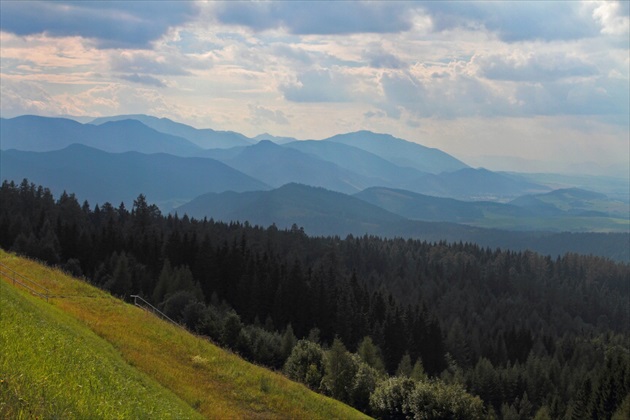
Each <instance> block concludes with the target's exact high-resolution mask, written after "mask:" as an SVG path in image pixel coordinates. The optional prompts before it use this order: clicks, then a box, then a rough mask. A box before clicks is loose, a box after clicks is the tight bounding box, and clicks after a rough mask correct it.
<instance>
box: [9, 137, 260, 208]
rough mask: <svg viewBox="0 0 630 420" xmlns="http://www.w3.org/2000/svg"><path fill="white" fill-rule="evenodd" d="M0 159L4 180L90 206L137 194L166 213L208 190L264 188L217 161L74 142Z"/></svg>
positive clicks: (128, 200)
mask: <svg viewBox="0 0 630 420" xmlns="http://www.w3.org/2000/svg"><path fill="white" fill-rule="evenodd" d="M0 159H1V160H0V162H1V164H2V178H3V179H8V180H13V181H15V182H17V183H19V182H20V181H21V180H22V179H24V178H27V179H29V181H32V182H37V183H41V184H42V185H46V186H47V187H48V188H50V189H51V191H53V193H55V194H59V193H61V192H62V191H64V190H66V191H71V192H74V193H76V194H77V195H79V196H81V197H85V198H86V199H87V200H88V201H89V202H90V203H101V204H102V203H104V202H105V201H109V202H110V203H113V204H115V205H118V204H119V203H120V202H121V201H123V202H125V203H127V204H131V203H133V200H134V199H135V198H137V196H138V195H139V194H141V193H142V194H145V195H146V196H148V197H151V200H153V201H155V202H156V203H157V204H158V205H160V206H161V207H162V208H163V209H167V210H168V209H170V208H172V206H173V205H174V204H176V203H179V204H181V203H183V202H187V201H189V200H191V199H193V198H195V197H197V196H199V195H201V194H204V193H207V192H209V191H215V192H222V191H228V190H232V191H251V190H264V189H268V188H269V187H268V186H267V185H266V184H264V183H262V182H260V181H258V180H255V179H253V178H251V177H249V176H247V175H245V174H243V173H241V172H238V171H237V170H235V169H233V168H231V167H229V166H227V165H225V164H224V163H222V162H219V161H217V160H213V159H208V158H194V157H193V158H185V157H178V156H172V155H168V154H164V153H158V154H142V153H138V152H125V153H108V152H104V151H102V150H98V149H94V148H91V147H88V146H85V145H78V144H75V145H71V146H69V147H67V148H65V149H62V150H58V151H53V152H24V151H17V150H8V151H3V152H2V154H0Z"/></svg>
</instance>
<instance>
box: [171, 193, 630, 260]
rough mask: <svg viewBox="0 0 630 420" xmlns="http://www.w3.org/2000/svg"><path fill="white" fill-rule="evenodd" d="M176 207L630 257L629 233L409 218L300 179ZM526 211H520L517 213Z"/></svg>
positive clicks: (321, 231) (332, 231) (336, 230)
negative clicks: (506, 227) (519, 229)
mask: <svg viewBox="0 0 630 420" xmlns="http://www.w3.org/2000/svg"><path fill="white" fill-rule="evenodd" d="M438 201H439V199H438ZM490 204H491V205H492V204H493V203H490ZM463 205H465V203H463ZM499 206H500V205H499ZM505 207H506V208H511V207H512V206H505ZM176 211H177V213H178V214H179V215H180V216H181V215H183V214H187V215H189V216H192V217H195V218H199V219H201V218H203V217H208V218H213V219H214V220H220V221H224V222H229V221H240V222H245V221H248V222H249V223H250V224H253V225H259V226H264V227H267V226H270V225H272V224H275V225H276V226H277V227H278V228H281V229H282V228H291V227H292V226H293V225H296V226H298V227H302V228H304V231H305V233H306V234H309V235H315V236H322V235H324V236H329V235H338V236H341V237H344V236H346V235H349V234H351V235H355V236H362V235H366V234H368V235H378V236H381V237H389V238H393V237H398V238H401V237H402V238H414V239H421V240H425V241H429V242H437V241H449V242H458V241H462V242H471V243H477V244H479V245H481V246H484V247H489V248H491V249H494V248H497V247H500V248H507V249H513V250H525V249H529V250H535V251H540V252H544V253H546V254H551V255H552V256H553V257H554V258H555V257H556V256H557V255H563V254H564V253H566V252H579V253H583V254H594V255H601V256H606V257H611V258H615V259H617V260H620V261H625V262H627V261H628V258H629V255H630V254H629V251H628V248H629V244H630V242H629V241H628V237H629V236H628V234H627V233H625V234H624V233H615V234H602V233H551V232H540V231H538V232H537V231H527V232H514V231H508V230H499V229H488V228H480V227H475V226H467V225H462V224H457V223H449V222H426V221H418V220H409V219H406V218H404V217H402V216H399V215H397V214H394V213H392V212H389V211H387V210H384V209H382V208H380V207H378V206H375V205H373V204H370V203H368V202H365V201H363V200H360V199H358V198H356V197H351V196H348V195H345V194H342V193H338V192H333V191H329V190H326V189H323V188H315V187H309V186H306V185H300V184H288V185H285V186H282V187H280V188H277V189H275V190H271V191H256V192H244V193H234V192H225V193H218V194H217V193H211V194H204V195H202V196H200V197H197V198H195V199H194V200H192V201H191V202H189V203H187V204H184V205H182V206H180V207H178V208H177V209H176ZM446 211H448V209H447V210H446ZM520 211H522V210H520V209H516V210H515V212H516V213H518V212H520Z"/></svg>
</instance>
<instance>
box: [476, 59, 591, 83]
mask: <svg viewBox="0 0 630 420" xmlns="http://www.w3.org/2000/svg"><path fill="white" fill-rule="evenodd" d="M474 63H475V64H477V65H478V66H479V74H480V75H481V76H483V77H486V78H488V79H495V80H512V81H539V82H545V81H551V80H557V79H563V78H568V77H587V76H593V75H596V74H597V73H598V70H597V68H596V67H595V66H594V65H592V64H589V63H586V62H584V61H583V60H581V59H579V58H577V57H574V56H570V55H567V54H566V53H544V52H543V53H531V52H530V53H527V54H523V53H518V52H517V53H513V54H510V55H485V56H484V55H481V56H476V57H474Z"/></svg>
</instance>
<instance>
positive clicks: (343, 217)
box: [176, 183, 404, 235]
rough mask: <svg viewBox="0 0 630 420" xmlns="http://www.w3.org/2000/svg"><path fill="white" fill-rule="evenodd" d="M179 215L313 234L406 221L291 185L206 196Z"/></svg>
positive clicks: (182, 208)
mask: <svg viewBox="0 0 630 420" xmlns="http://www.w3.org/2000/svg"><path fill="white" fill-rule="evenodd" d="M176 211H177V213H178V214H184V213H185V214H188V215H189V216H192V217H197V218H203V217H208V218H213V219H215V220H225V221H248V222H249V223H251V224H258V225H261V226H265V227H266V226H270V225H272V224H275V225H276V226H278V227H279V228H289V227H291V226H292V225H293V224H298V225H299V226H301V227H303V228H304V229H305V231H306V233H308V234H311V235H346V234H351V233H353V234H362V232H363V233H365V232H371V231H373V230H374V229H375V228H377V227H379V226H381V225H384V224H387V223H393V222H402V221H404V218H403V217H401V216H398V215H395V214H393V213H390V212H388V211H387V210H384V209H382V208H380V207H377V206H374V205H371V204H369V203H366V202H364V201H362V200H359V199H357V198H354V197H351V196H349V195H346V194H342V193H338V192H334V191H330V190H326V189H324V188H320V187H311V186H307V185H302V184H296V183H291V184H287V185H284V186H282V187H280V188H277V189H274V190H271V191H259V192H245V193H240V194H236V193H232V192H226V193H222V194H216V193H215V194H204V195H202V196H200V197H197V198H196V199H194V200H192V201H191V202H190V203H187V204H185V205H183V206H180V207H178V208H177V209H176Z"/></svg>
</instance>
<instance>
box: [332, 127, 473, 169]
mask: <svg viewBox="0 0 630 420" xmlns="http://www.w3.org/2000/svg"><path fill="white" fill-rule="evenodd" d="M326 140H328V141H331V142H335V143H342V144H347V145H350V146H354V147H358V148H360V149H363V150H366V151H368V152H370V153H373V154H375V155H377V156H380V157H382V158H383V159H387V160H389V161H390V162H392V163H394V164H396V165H398V166H403V167H410V168H414V169H416V170H419V171H421V172H428V173H433V174H438V173H441V172H452V171H456V170H459V169H463V168H467V167H468V165H466V164H465V163H463V162H462V161H460V160H458V159H456V158H454V157H453V156H451V155H449V154H448V153H445V152H443V151H441V150H439V149H433V148H429V147H426V146H422V145H421V144H418V143H413V142H410V141H407V140H403V139H399V138H396V137H394V136H391V135H389V134H377V133H372V132H371V131H357V132H355V133H347V134H338V135H336V136H333V137H330V138H327V139H326Z"/></svg>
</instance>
